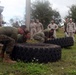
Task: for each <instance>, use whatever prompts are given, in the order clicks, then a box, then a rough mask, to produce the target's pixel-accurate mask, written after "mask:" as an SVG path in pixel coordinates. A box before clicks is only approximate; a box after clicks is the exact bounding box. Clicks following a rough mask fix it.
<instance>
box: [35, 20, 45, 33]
mask: <svg viewBox="0 0 76 75" xmlns="http://www.w3.org/2000/svg"><path fill="white" fill-rule="evenodd" d="M36 25H37V32H39V31H42V30H43V29H44V28H43V25H42V23H41V22H40V21H39V19H36Z"/></svg>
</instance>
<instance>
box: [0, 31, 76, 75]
mask: <svg viewBox="0 0 76 75" xmlns="http://www.w3.org/2000/svg"><path fill="white" fill-rule="evenodd" d="M57 36H58V37H63V36H64V33H63V30H59V31H58V32H57ZM75 37H76V36H75ZM0 75H76V43H75V44H74V46H72V47H70V48H67V49H65V48H63V49H62V58H61V60H60V61H58V62H53V63H50V62H49V63H47V64H43V63H42V64H39V63H33V62H31V63H23V62H17V63H16V64H8V63H2V62H0Z"/></svg>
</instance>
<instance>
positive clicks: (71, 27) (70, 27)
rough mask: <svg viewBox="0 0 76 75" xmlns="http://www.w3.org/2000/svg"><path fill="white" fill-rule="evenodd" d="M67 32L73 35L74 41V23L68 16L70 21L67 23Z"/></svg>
mask: <svg viewBox="0 0 76 75" xmlns="http://www.w3.org/2000/svg"><path fill="white" fill-rule="evenodd" d="M67 32H68V35H69V36H70V37H73V40H74V41H75V39H74V32H75V23H74V22H73V21H72V18H70V22H69V23H68V24H67Z"/></svg>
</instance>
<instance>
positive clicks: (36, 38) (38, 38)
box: [33, 31, 45, 42]
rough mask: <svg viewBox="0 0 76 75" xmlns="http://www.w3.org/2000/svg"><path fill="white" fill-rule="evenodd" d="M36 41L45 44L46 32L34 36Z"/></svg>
mask: <svg viewBox="0 0 76 75" xmlns="http://www.w3.org/2000/svg"><path fill="white" fill-rule="evenodd" d="M33 38H34V40H37V41H39V42H44V41H45V35H44V32H42V31H40V32H37V33H36V34H34V36H33Z"/></svg>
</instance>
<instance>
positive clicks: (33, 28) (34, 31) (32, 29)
mask: <svg viewBox="0 0 76 75" xmlns="http://www.w3.org/2000/svg"><path fill="white" fill-rule="evenodd" d="M36 26H37V25H36V23H35V21H34V19H32V20H31V23H30V33H31V39H33V36H34V34H35V33H36V32H37V30H36V28H37V27H36Z"/></svg>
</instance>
